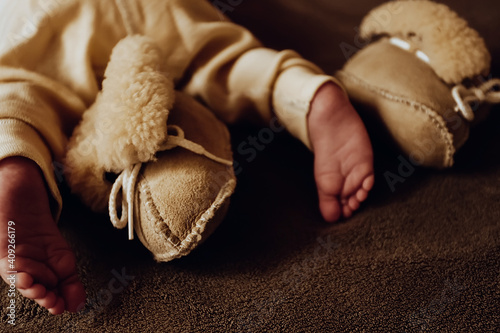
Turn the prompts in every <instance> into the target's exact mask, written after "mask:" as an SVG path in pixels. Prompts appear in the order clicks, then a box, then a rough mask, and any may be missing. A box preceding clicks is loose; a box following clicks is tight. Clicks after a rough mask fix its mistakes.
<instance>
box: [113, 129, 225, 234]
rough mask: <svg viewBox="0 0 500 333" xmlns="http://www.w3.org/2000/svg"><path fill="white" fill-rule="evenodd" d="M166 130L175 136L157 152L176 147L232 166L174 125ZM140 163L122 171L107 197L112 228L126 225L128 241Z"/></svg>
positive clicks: (132, 220) (131, 228)
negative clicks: (120, 199) (118, 203)
mask: <svg viewBox="0 0 500 333" xmlns="http://www.w3.org/2000/svg"><path fill="white" fill-rule="evenodd" d="M167 128H168V130H173V131H175V132H176V133H177V134H176V135H172V134H169V135H168V136H167V140H166V141H165V143H164V144H163V145H162V146H161V147H160V149H159V150H158V151H159V152H160V151H166V150H170V149H173V148H176V147H182V148H184V149H187V150H189V151H191V152H193V153H195V154H198V155H202V156H205V157H207V158H209V159H211V160H212V161H214V162H217V163H220V164H223V165H226V166H228V167H232V166H233V162H232V161H230V160H226V159H223V158H220V157H217V156H215V155H214V154H212V153H210V152H208V151H207V150H206V149H205V148H203V146H201V145H199V144H197V143H195V142H193V141H190V140H188V139H186V138H185V137H184V131H183V130H182V129H181V128H180V127H179V126H176V125H168V126H167ZM141 167H142V163H137V164H134V165H132V166H130V167H129V168H127V169H125V170H123V171H122V172H121V173H120V175H119V176H118V178H117V179H116V180H115V182H114V184H113V187H112V189H111V194H110V195H109V217H110V220H111V223H112V224H113V226H114V227H115V228H117V229H123V228H125V227H126V226H127V225H128V238H129V239H130V240H132V239H134V198H135V187H136V185H137V179H138V176H139V171H140V170H141ZM120 191H121V192H122V202H121V214H120V218H118V210H117V205H116V202H117V200H118V195H119V193H120Z"/></svg>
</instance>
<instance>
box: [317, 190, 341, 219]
mask: <svg viewBox="0 0 500 333" xmlns="http://www.w3.org/2000/svg"><path fill="white" fill-rule="evenodd" d="M319 209H320V211H321V215H322V216H323V218H324V219H325V221H327V222H335V221H337V220H338V219H339V218H340V216H341V215H342V210H341V206H340V203H339V201H338V199H337V198H336V197H335V196H329V195H326V194H323V195H321V194H320V198H319Z"/></svg>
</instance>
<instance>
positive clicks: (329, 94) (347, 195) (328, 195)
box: [308, 83, 374, 222]
mask: <svg viewBox="0 0 500 333" xmlns="http://www.w3.org/2000/svg"><path fill="white" fill-rule="evenodd" d="M308 127H309V133H310V134H309V135H310V139H311V143H312V146H313V150H314V155H315V156H314V177H315V179H316V185H317V188H318V195H319V206H320V210H321V213H322V215H323V218H324V219H325V220H326V221H328V222H334V221H337V220H338V219H339V218H340V217H341V216H344V217H350V216H351V215H352V213H353V212H354V211H355V210H357V209H358V208H359V206H360V203H361V202H362V201H364V200H365V199H366V198H367V196H368V192H369V191H370V190H371V188H372V187H373V183H374V173H373V151H372V147H371V143H370V139H369V137H368V133H367V131H366V129H365V127H364V125H363V122H362V120H361V118H360V117H359V115H358V114H357V112H356V111H355V110H354V108H353V107H352V105H351V103H350V102H349V100H348V99H347V97H346V96H345V95H344V92H343V91H342V90H341V88H340V87H338V86H337V85H335V84H334V83H327V84H325V85H323V86H322V87H321V88H320V89H319V91H318V92H317V94H316V96H315V97H314V100H313V102H312V105H311V110H310V113H309V116H308Z"/></svg>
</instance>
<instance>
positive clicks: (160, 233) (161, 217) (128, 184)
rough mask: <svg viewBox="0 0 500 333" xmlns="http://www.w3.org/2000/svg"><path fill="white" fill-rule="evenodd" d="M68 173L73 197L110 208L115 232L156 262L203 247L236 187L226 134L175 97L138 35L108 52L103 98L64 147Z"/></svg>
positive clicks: (206, 114)
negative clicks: (124, 231) (122, 233)
mask: <svg viewBox="0 0 500 333" xmlns="http://www.w3.org/2000/svg"><path fill="white" fill-rule="evenodd" d="M66 165H67V180H68V183H69V185H70V187H71V189H72V191H73V192H75V193H77V194H79V195H80V197H81V199H82V201H83V202H84V203H85V204H87V205H88V206H89V207H91V208H92V209H93V210H94V211H97V212H102V211H105V210H106V208H108V210H109V214H110V219H111V222H112V223H113V224H114V225H115V227H117V228H124V227H126V226H127V225H128V228H129V238H130V239H132V238H133V236H134V229H135V232H136V234H137V235H138V237H139V239H140V241H141V242H142V243H143V244H144V246H146V247H147V248H148V249H149V250H150V251H151V252H152V253H153V255H154V258H155V259H156V260H157V261H169V260H172V259H175V258H178V257H181V256H184V255H187V254H188V253H189V252H190V251H192V250H193V249H194V248H195V247H196V246H197V245H198V244H200V243H201V242H203V241H204V240H205V239H206V238H207V237H208V236H209V235H210V234H211V233H212V232H213V230H214V229H215V228H216V227H217V226H218V225H219V223H220V222H221V220H222V219H223V217H224V215H225V213H226V210H227V207H228V204H229V199H230V196H231V194H232V193H233V191H234V188H235V185H236V178H235V175H234V172H233V168H232V152H231V146H230V138H229V132H228V130H227V128H226V126H225V125H224V124H223V123H221V122H220V121H219V120H218V119H217V118H216V117H215V116H214V115H213V114H212V113H211V112H210V111H208V110H207V109H206V108H204V107H203V106H201V105H200V104H199V103H197V102H196V101H194V100H193V99H192V98H191V97H189V96H187V95H185V94H183V93H180V92H176V91H174V88H173V83H172V81H171V80H170V79H169V78H168V77H167V76H166V74H165V73H164V72H162V71H161V54H160V51H159V49H158V48H157V47H156V45H155V44H154V43H153V42H151V41H150V40H149V39H148V38H146V37H144V36H140V35H132V36H128V37H126V38H124V39H123V40H121V41H120V42H119V43H118V44H117V45H116V46H115V48H114V49H113V52H112V55H111V59H110V61H109V64H108V66H107V68H106V72H105V79H104V81H103V89H102V92H101V93H100V94H99V95H98V97H97V99H96V101H95V103H94V104H93V105H92V106H91V107H90V109H89V110H87V111H86V112H85V114H84V115H83V118H82V121H81V123H80V124H79V125H78V127H77V128H76V129H75V131H74V133H73V135H72V137H71V139H70V143H69V149H68V152H67V155H66ZM110 174H115V178H116V179H115V181H114V183H112V182H110V181H108V179H109V178H113V177H110ZM120 206H121V214H119V213H118V212H117V210H118V209H119V208H120ZM118 215H120V216H118Z"/></svg>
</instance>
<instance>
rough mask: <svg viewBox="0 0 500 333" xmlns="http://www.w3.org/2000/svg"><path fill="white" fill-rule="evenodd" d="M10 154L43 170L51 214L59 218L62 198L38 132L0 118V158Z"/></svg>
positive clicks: (17, 122)
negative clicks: (27, 159) (49, 198)
mask: <svg viewBox="0 0 500 333" xmlns="http://www.w3.org/2000/svg"><path fill="white" fill-rule="evenodd" d="M12 156H22V157H26V158H29V159H30V160H32V161H34V162H35V163H36V164H38V166H39V167H40V169H41V170H42V172H43V175H44V177H45V181H46V183H47V186H48V188H49V191H50V194H51V195H52V198H53V199H54V200H52V207H51V209H52V215H53V217H54V219H55V220H56V221H58V220H59V217H60V215H61V210H62V198H61V194H60V192H59V189H58V187H57V182H56V179H55V176H54V170H53V164H52V157H51V154H50V151H49V149H48V148H47V146H46V145H45V144H44V142H43V140H42V138H41V137H40V135H39V134H38V132H37V131H36V130H35V129H34V128H33V127H31V126H30V125H28V124H26V123H25V122H23V121H21V120H17V119H5V118H4V119H0V160H2V159H5V158H7V157H12Z"/></svg>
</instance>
